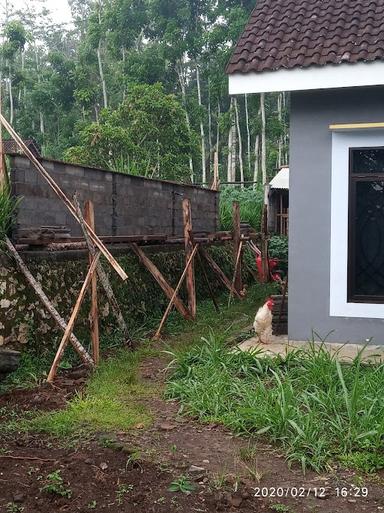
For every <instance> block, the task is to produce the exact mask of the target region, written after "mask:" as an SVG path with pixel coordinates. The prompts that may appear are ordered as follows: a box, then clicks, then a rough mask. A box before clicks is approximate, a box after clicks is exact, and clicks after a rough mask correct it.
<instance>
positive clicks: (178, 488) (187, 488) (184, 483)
mask: <svg viewBox="0 0 384 513" xmlns="http://www.w3.org/2000/svg"><path fill="white" fill-rule="evenodd" d="M168 490H169V491H170V492H181V493H187V494H189V493H191V492H193V491H195V490H196V486H195V485H194V484H193V483H191V481H188V479H187V478H186V477H185V476H180V477H179V478H178V479H175V481H172V483H171V484H170V486H169V488H168Z"/></svg>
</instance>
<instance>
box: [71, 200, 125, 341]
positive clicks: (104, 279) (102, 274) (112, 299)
mask: <svg viewBox="0 0 384 513" xmlns="http://www.w3.org/2000/svg"><path fill="white" fill-rule="evenodd" d="M73 201H74V204H75V207H76V211H77V215H78V217H79V222H80V226H81V228H82V230H83V234H84V237H85V241H86V243H87V246H88V250H89V252H90V253H91V254H92V256H95V255H96V248H95V245H94V244H93V242H92V241H91V239H90V237H89V235H88V232H87V229H86V227H85V221H84V217H83V214H82V212H81V208H80V204H79V202H78V200H77V197H76V194H75V196H74V198H73ZM97 275H98V277H99V280H100V283H101V285H102V287H103V288H104V291H105V295H106V296H107V299H108V302H109V304H110V305H111V308H112V311H113V313H114V315H115V317H116V319H117V323H118V325H119V328H120V330H121V332H122V333H123V335H124V337H125V339H126V340H127V341H130V340H131V339H130V336H129V333H128V327H127V324H126V322H125V320H124V317H123V314H122V312H121V309H120V306H119V303H118V302H117V299H116V296H115V294H114V292H113V289H112V286H111V283H110V281H109V278H108V275H107V273H106V271H105V270H104V267H103V265H102V264H101V262H98V264H97Z"/></svg>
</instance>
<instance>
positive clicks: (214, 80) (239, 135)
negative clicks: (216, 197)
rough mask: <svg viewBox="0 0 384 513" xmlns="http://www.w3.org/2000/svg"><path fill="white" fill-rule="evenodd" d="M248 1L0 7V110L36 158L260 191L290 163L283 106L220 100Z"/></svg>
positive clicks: (267, 100) (282, 101) (275, 101)
mask: <svg viewBox="0 0 384 513" xmlns="http://www.w3.org/2000/svg"><path fill="white" fill-rule="evenodd" d="M254 3H255V0H69V4H70V7H71V12H72V16H73V23H69V24H55V23H53V22H52V20H51V16H50V13H49V11H48V9H47V8H46V6H45V3H44V0H30V1H29V2H28V3H26V7H25V8H23V9H22V10H20V11H16V10H15V9H14V8H13V7H12V2H11V0H3V1H2V4H0V5H1V14H0V16H1V18H0V20H1V34H0V36H1V37H0V83H1V92H2V104H3V105H2V109H3V112H4V113H5V115H6V116H7V118H8V119H9V120H10V122H11V124H13V126H14V127H15V128H16V130H18V131H19V132H20V133H21V134H22V135H23V136H24V137H34V138H35V139H36V140H37V141H38V142H39V143H40V145H41V147H42V153H43V155H45V156H47V157H53V158H58V159H66V160H70V161H74V162H80V163H88V164H93V165H96V166H101V167H106V168H109V169H114V170H117V171H125V172H130V173H135V174H141V175H145V176H149V177H161V178H170V179H176V180H181V181H189V180H192V181H193V182H195V183H210V182H211V181H212V173H213V162H214V154H215V152H217V153H218V157H219V170H220V179H221V181H222V182H235V181H236V182H241V183H245V182H257V183H258V184H263V183H265V182H266V181H267V180H268V179H269V178H270V177H272V176H273V175H274V174H275V173H276V171H277V169H278V168H279V167H280V166H281V165H283V164H286V163H287V159H288V155H287V152H288V149H287V148H288V135H287V134H288V105H287V103H288V97H287V96H286V95H284V94H267V95H249V96H247V95H242V96H237V97H232V98H231V97H229V95H228V78H227V76H226V74H225V67H226V63H227V61H228V59H229V56H230V54H231V51H232V49H233V46H234V45H235V43H236V40H237V38H238V37H239V35H240V33H241V31H242V30H243V28H244V25H245V23H246V20H247V18H248V16H249V14H250V12H251V10H252V8H253V7H254Z"/></svg>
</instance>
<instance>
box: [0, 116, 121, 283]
mask: <svg viewBox="0 0 384 513" xmlns="http://www.w3.org/2000/svg"><path fill="white" fill-rule="evenodd" d="M0 122H1V123H2V125H3V126H4V128H5V129H6V130H7V132H8V133H9V134H10V135H11V136H12V138H13V139H14V141H15V142H16V143H17V144H18V145H19V147H20V149H21V150H22V151H23V152H24V153H25V155H26V156H27V157H28V158H29V160H30V161H31V162H32V164H33V165H34V166H35V168H36V169H37V171H38V172H39V173H40V174H41V176H42V177H43V178H44V179H45V180H46V181H47V182H48V184H49V185H50V186H51V188H52V189H53V191H54V192H55V193H56V194H57V196H58V197H59V198H60V199H61V200H62V201H63V203H64V204H65V206H66V207H67V208H68V210H69V211H70V213H71V214H72V216H73V217H74V218H75V219H76V221H77V222H80V220H79V218H78V216H77V213H76V209H75V207H74V206H73V205H72V203H71V201H70V200H69V199H68V197H67V196H66V195H65V193H64V192H63V191H62V190H61V189H60V187H59V186H58V185H57V183H56V182H55V180H54V179H53V178H52V177H51V176H50V174H49V173H48V172H47V171H46V170H45V168H44V166H43V165H42V164H41V163H40V162H39V161H38V160H37V158H36V157H35V155H33V153H32V152H31V151H30V150H29V148H28V147H27V146H26V144H25V143H24V141H23V140H22V139H21V137H20V136H19V135H18V134H17V132H16V131H15V130H14V129H13V128H12V126H11V125H10V124H9V123H8V121H7V120H6V119H5V118H4V116H3V115H2V114H1V113H0ZM84 225H85V227H86V230H87V232H88V234H89V237H90V238H91V240H92V242H93V243H94V244H95V246H97V247H98V249H99V250H100V251H101V253H102V254H103V255H104V256H105V258H106V259H107V260H108V262H109V263H110V264H111V266H112V267H113V268H114V270H115V271H116V272H117V273H118V274H119V276H120V277H121V279H122V280H124V281H125V280H126V279H127V278H128V276H127V274H126V273H125V271H124V270H123V269H122V268H121V266H120V265H119V263H118V262H117V261H116V260H115V258H114V257H113V256H112V255H111V253H110V252H109V251H108V249H107V248H106V247H105V245H104V244H103V242H102V241H101V240H100V238H99V237H98V236H97V234H96V233H95V232H94V230H92V228H91V227H90V226H89V225H88V224H87V223H86V222H85V223H84Z"/></svg>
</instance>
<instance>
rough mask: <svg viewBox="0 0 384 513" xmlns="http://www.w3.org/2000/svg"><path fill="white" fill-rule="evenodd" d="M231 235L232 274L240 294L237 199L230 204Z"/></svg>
mask: <svg viewBox="0 0 384 513" xmlns="http://www.w3.org/2000/svg"><path fill="white" fill-rule="evenodd" d="M232 223H233V228H232V236H233V261H234V263H235V274H234V278H235V279H234V283H233V285H234V287H235V289H236V290H237V292H238V293H239V294H240V293H241V291H242V290H243V283H242V279H241V271H242V251H241V249H240V248H241V247H242V243H241V227H240V205H239V203H238V202H237V201H234V202H233V205H232Z"/></svg>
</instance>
